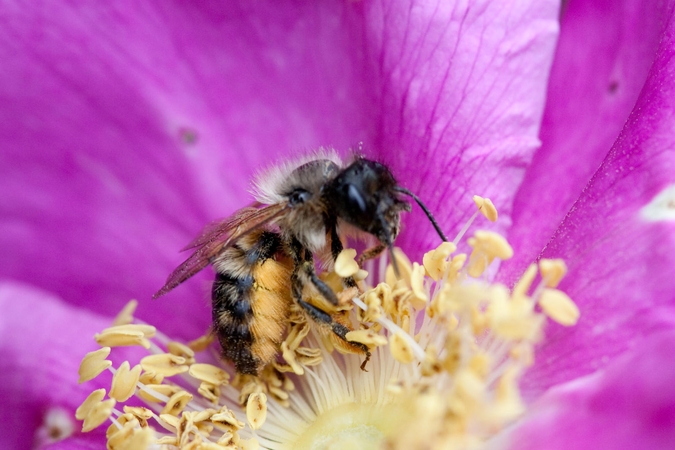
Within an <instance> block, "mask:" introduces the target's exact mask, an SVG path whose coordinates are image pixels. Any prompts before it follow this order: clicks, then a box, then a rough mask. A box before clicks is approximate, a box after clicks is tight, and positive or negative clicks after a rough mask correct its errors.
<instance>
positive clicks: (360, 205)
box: [347, 184, 366, 212]
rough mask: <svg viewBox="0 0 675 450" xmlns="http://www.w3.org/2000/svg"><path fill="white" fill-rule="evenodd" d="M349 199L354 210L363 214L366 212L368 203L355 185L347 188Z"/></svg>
mask: <svg viewBox="0 0 675 450" xmlns="http://www.w3.org/2000/svg"><path fill="white" fill-rule="evenodd" d="M347 197H348V198H349V204H350V206H351V207H352V208H356V209H358V210H359V211H361V212H366V201H365V200H364V199H363V196H362V195H361V193H360V192H359V190H358V189H356V186H354V185H353V184H349V185H348V186H347Z"/></svg>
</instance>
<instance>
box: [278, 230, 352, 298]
mask: <svg viewBox="0 0 675 450" xmlns="http://www.w3.org/2000/svg"><path fill="white" fill-rule="evenodd" d="M290 250H291V256H292V258H293V261H294V262H295V268H294V269H293V274H292V275H291V288H292V289H293V296H294V297H295V299H296V300H300V301H301V300H302V280H301V279H300V272H304V273H305V275H306V276H307V278H309V280H310V281H311V282H312V284H313V285H314V287H316V290H317V291H319V294H321V296H322V297H323V298H325V299H326V300H328V301H329V302H330V303H331V304H333V305H338V304H339V303H340V302H339V300H338V298H337V295H335V292H333V290H332V289H331V288H330V287H329V286H328V285H327V284H326V283H324V282H323V281H321V279H319V277H318V275H317V274H316V271H315V270H314V257H313V256H312V252H310V251H309V250H307V249H306V248H304V247H303V246H302V244H300V242H298V240H297V239H293V241H292V242H291V246H290ZM296 289H298V290H299V292H298V294H297V295H296V292H295V290H296Z"/></svg>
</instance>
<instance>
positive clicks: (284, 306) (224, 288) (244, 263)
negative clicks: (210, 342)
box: [212, 231, 291, 375]
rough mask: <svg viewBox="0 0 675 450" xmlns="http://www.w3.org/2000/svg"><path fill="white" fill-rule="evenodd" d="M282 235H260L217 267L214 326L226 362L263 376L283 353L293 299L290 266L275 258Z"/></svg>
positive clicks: (238, 247) (230, 251) (224, 257)
mask: <svg viewBox="0 0 675 450" xmlns="http://www.w3.org/2000/svg"><path fill="white" fill-rule="evenodd" d="M279 248H280V241H279V236H278V235H276V234H275V233H271V232H265V231H260V232H254V233H251V234H250V235H248V236H246V237H244V238H243V239H241V240H240V241H239V242H238V243H237V245H236V246H234V247H231V248H229V249H228V250H226V251H225V252H224V253H223V254H222V255H220V256H219V258H218V261H215V262H214V266H215V267H216V270H217V275H216V280H215V281H214V283H213V290H212V301H213V324H214V331H215V333H216V335H217V336H218V340H219V341H220V344H221V347H222V349H223V357H224V358H225V359H227V360H230V361H232V362H233V363H234V365H235V368H236V370H237V372H238V373H242V374H250V375H257V374H258V373H259V371H260V370H261V369H262V367H263V366H264V365H265V364H267V363H268V362H270V361H271V360H272V359H273V358H274V356H275V355H276V353H277V352H278V349H279V345H280V343H281V339H282V336H283V333H284V330H285V327H286V323H285V319H286V318H287V317H288V308H289V305H290V302H291V299H290V286H289V284H288V283H289V280H290V270H291V267H290V266H289V264H288V263H282V262H279V261H276V260H275V259H273V256H274V254H275V253H276V252H277V251H278V250H279Z"/></svg>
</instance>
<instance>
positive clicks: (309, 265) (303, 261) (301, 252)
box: [290, 239, 370, 371]
mask: <svg viewBox="0 0 675 450" xmlns="http://www.w3.org/2000/svg"><path fill="white" fill-rule="evenodd" d="M290 253H291V257H292V258H293V261H294V262H295V268H294V269H293V273H292V274H291V293H292V294H293V299H294V300H295V301H296V302H297V303H298V305H300V307H301V308H302V309H304V310H305V311H306V312H307V314H308V315H309V316H310V317H311V318H312V320H314V321H315V322H316V323H317V324H319V325H322V326H326V327H330V330H331V331H332V332H333V333H334V334H335V335H336V336H338V337H339V338H340V339H342V340H343V341H345V342H348V343H349V345H352V346H354V347H356V348H358V349H359V350H361V351H363V352H364V353H365V355H366V360H365V361H364V362H363V364H361V370H364V371H365V370H366V369H365V367H366V363H368V361H370V351H369V350H368V347H367V346H365V345H363V344H361V343H359V342H352V341H350V340H348V339H347V333H349V332H350V331H351V330H350V329H349V328H347V327H346V326H344V325H342V324H341V323H338V322H335V321H334V320H333V318H332V317H331V315H330V314H328V313H327V312H326V311H324V310H322V309H321V308H317V307H316V306H314V305H312V304H309V303H307V302H306V301H304V300H303V299H302V288H303V281H302V278H301V277H300V272H301V271H304V272H305V273H306V274H307V276H308V277H309V279H310V280H311V281H312V284H314V286H316V288H317V290H318V291H319V292H320V293H321V295H323V296H324V297H325V298H326V300H328V301H330V302H331V303H333V304H337V302H338V299H337V296H336V295H335V293H334V292H333V290H332V289H331V288H330V287H328V285H326V283H324V282H323V281H321V280H320V279H319V277H317V275H316V272H315V271H314V261H313V258H312V254H311V253H310V252H309V251H306V249H304V248H303V247H302V245H301V244H300V243H299V242H298V241H297V240H295V239H294V240H293V242H291V245H290ZM326 291H327V292H326ZM324 292H326V293H324ZM328 293H330V294H328ZM331 296H332V297H333V298H334V299H335V301H334V302H333V301H332V300H331V298H330V297H331Z"/></svg>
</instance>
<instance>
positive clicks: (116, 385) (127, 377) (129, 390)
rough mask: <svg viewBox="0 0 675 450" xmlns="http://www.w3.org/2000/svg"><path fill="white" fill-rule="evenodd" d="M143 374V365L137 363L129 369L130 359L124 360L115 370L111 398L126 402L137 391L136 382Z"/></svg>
mask: <svg viewBox="0 0 675 450" xmlns="http://www.w3.org/2000/svg"><path fill="white" fill-rule="evenodd" d="M140 376H141V366H140V365H135V366H134V368H133V369H129V361H124V362H123V363H122V364H121V365H120V367H119V368H118V369H117V371H116V372H115V375H114V376H113V379H112V386H111V387H110V393H109V394H108V395H109V396H110V398H114V399H115V400H117V401H118V402H125V401H127V400H128V399H130V398H131V396H132V395H134V393H135V392H136V383H138V379H139V377H140Z"/></svg>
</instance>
